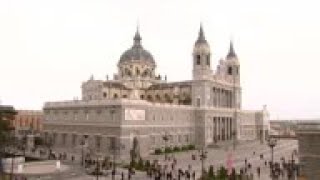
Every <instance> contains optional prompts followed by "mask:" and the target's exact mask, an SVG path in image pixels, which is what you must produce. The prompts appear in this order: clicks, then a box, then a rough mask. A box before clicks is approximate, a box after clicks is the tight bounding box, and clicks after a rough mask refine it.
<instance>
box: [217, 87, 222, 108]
mask: <svg viewBox="0 0 320 180" xmlns="http://www.w3.org/2000/svg"><path fill="white" fill-rule="evenodd" d="M217 94H218V101H217V103H218V104H217V107H220V105H221V103H220V102H221V94H220V89H217Z"/></svg>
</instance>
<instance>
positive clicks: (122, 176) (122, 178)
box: [121, 172, 124, 180]
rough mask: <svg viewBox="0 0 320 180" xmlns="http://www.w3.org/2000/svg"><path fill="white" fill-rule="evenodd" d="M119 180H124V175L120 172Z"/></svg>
mask: <svg viewBox="0 0 320 180" xmlns="http://www.w3.org/2000/svg"><path fill="white" fill-rule="evenodd" d="M121 180H124V174H123V172H121Z"/></svg>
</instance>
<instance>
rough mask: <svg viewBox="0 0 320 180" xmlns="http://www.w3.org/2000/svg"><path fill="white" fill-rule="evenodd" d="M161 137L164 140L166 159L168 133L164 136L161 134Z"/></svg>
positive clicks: (165, 155) (165, 156) (165, 158)
mask: <svg viewBox="0 0 320 180" xmlns="http://www.w3.org/2000/svg"><path fill="white" fill-rule="evenodd" d="M162 139H163V140H164V160H165V161H166V160H167V142H168V141H169V135H168V134H167V133H166V134H165V135H164V136H162Z"/></svg>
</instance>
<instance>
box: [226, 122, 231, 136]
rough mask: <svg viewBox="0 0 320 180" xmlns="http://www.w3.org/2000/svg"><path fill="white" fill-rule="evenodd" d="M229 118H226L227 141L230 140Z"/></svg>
mask: <svg viewBox="0 0 320 180" xmlns="http://www.w3.org/2000/svg"><path fill="white" fill-rule="evenodd" d="M229 126H230V125H229V117H226V139H227V140H229Z"/></svg>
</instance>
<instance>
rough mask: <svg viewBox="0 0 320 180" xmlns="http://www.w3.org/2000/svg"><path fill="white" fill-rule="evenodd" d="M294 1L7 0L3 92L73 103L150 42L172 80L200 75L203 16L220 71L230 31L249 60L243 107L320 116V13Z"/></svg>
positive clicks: (1, 27)
mask: <svg viewBox="0 0 320 180" xmlns="http://www.w3.org/2000/svg"><path fill="white" fill-rule="evenodd" d="M318 7H319V6H318V4H317V1H292V0H281V1H279V0H266V1H257V0H252V1H249V0H241V1H238V0H234V1H231V0H223V1H221V0H220V1H217V0H216V1H213V0H208V1H200V0H195V1H187V0H181V1H175V0H159V1H155V0H154V1H152V0H144V1H143V0H127V1H124V0H123V1H122V0H114V1H107V0H101V1H98V0H87V1H83V0H54V1H49V0H28V1H25V0H1V1H0V68H1V69H0V99H1V101H2V104H11V105H14V106H15V107H16V108H17V109H41V108H42V106H43V103H44V102H45V101H60V100H72V99H73V98H74V97H75V96H78V97H80V95H81V89H80V86H81V83H82V82H83V81H85V80H87V79H88V78H89V77H90V75H91V74H93V75H94V77H95V78H96V79H105V76H106V75H107V74H108V75H109V76H110V77H111V76H113V73H115V72H116V70H117V69H116V65H117V62H118V60H119V58H120V56H121V54H122V53H123V52H124V51H125V50H126V49H128V48H130V47H131V45H132V41H133V40H132V38H133V35H134V33H135V30H136V25H137V22H139V24H140V32H141V36H142V44H143V46H144V48H145V49H147V50H149V51H150V52H151V53H152V54H153V56H154V58H155V60H156V62H157V67H158V68H157V72H158V73H160V74H166V75H167V76H168V80H169V81H181V80H187V79H191V72H192V57H191V54H192V48H193V44H194V42H195V40H196V38H197V34H198V30H199V24H200V22H202V24H203V27H204V31H205V36H206V38H207V40H208V42H209V44H210V46H211V52H212V56H213V67H212V68H213V69H214V70H215V69H216V64H217V62H218V60H219V59H220V58H224V57H225V56H226V53H227V51H228V46H229V41H230V38H232V39H233V40H234V45H235V50H236V53H237V54H238V57H239V59H240V63H241V83H242V92H243V93H242V99H243V109H261V108H262V106H263V105H264V104H266V105H267V107H268V109H269V111H270V114H271V117H272V118H273V119H277V118H280V119H287V118H320V105H319V102H320V81H319V77H320V71H319V65H320V63H319V61H320V51H319V47H320V46H319V43H320V20H319V17H320V11H319V9H318Z"/></svg>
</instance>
